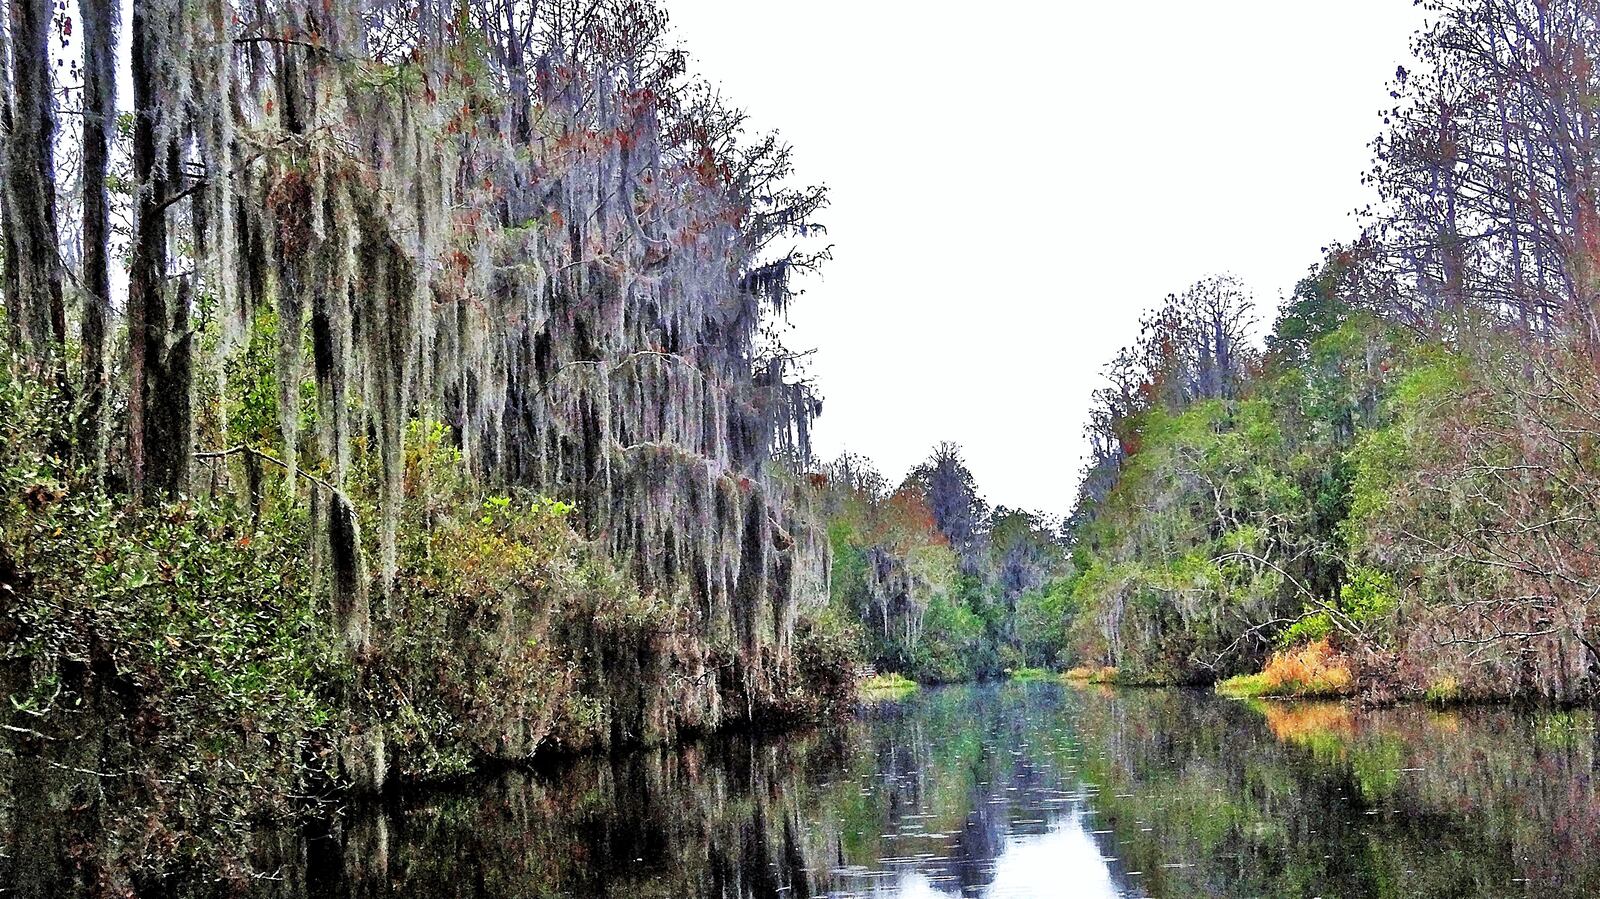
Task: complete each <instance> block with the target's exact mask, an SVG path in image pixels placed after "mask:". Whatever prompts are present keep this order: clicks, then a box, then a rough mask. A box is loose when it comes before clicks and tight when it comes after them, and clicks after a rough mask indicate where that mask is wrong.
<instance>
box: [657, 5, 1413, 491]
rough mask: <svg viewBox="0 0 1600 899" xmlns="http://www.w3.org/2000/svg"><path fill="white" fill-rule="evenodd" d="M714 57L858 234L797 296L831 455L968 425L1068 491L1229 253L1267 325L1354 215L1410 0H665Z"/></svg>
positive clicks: (1044, 480)
mask: <svg viewBox="0 0 1600 899" xmlns="http://www.w3.org/2000/svg"><path fill="white" fill-rule="evenodd" d="M665 3H666V6H667V9H668V10H669V12H670V13H671V15H672V19H673V21H674V23H675V25H676V29H677V32H678V35H679V37H680V39H681V41H682V43H683V45H684V46H685V47H686V48H687V49H688V50H689V51H690V53H691V54H692V55H693V58H694V61H695V68H696V70H697V71H698V72H700V73H701V74H703V75H705V76H706V77H707V78H709V79H710V80H711V81H712V82H714V83H717V84H719V85H721V87H722V88H723V93H724V95H725V96H726V97H728V98H729V99H730V100H732V101H733V102H734V103H736V104H738V105H740V106H742V107H744V108H746V109H748V110H749V111H750V113H751V115H752V121H753V123H754V124H755V125H756V126H757V127H759V128H761V129H771V128H776V129H778V130H779V131H781V132H782V134H783V136H784V137H785V138H786V139H787V140H788V141H789V142H790V143H792V144H793V145H794V147H795V150H796V156H797V160H798V165H799V170H800V171H799V174H800V177H801V179H803V180H805V181H808V182H824V183H826V184H827V185H828V186H829V187H830V188H831V190H832V195H833V207H832V208H831V209H830V210H828V212H827V214H826V216H825V217H824V219H823V221H824V222H825V223H826V224H827V225H828V226H829V229H830V231H831V238H832V240H833V242H834V243H835V244H836V254H837V258H836V259H835V261H834V262H832V263H830V264H829V265H828V267H827V270H826V273H825V274H824V275H823V276H822V277H821V278H820V279H818V280H814V281H812V282H810V283H808V285H807V287H808V291H807V294H806V296H804V297H803V298H801V301H800V302H799V303H798V304H797V306H796V308H795V310H794V313H793V315H792V317H791V320H792V321H793V323H794V332H793V333H792V335H791V339H790V341H789V342H790V344H791V346H794V347H796V348H811V347H815V348H816V349H817V355H816V357H815V361H814V363H813V365H812V372H813V374H814V375H815V376H816V377H817V379H818V381H819V383H820V386H821V389H822V392H823V394H824V396H825V405H824V409H823V416H822V419H821V420H820V421H819V422H818V424H817V443H818V451H819V453H820V454H821V455H823V456H825V457H830V458H831V457H832V456H833V455H835V454H837V453H838V452H839V451H841V450H845V449H848V450H850V451H852V452H857V453H861V454H864V455H866V456H868V457H870V458H871V459H873V460H874V461H875V462H876V463H877V465H878V466H879V468H881V469H882V470H883V471H884V473H885V474H887V475H888V476H890V477H891V478H895V479H898V477H899V476H900V475H902V474H903V473H904V472H905V470H906V469H907V468H908V467H909V466H910V465H912V464H914V463H915V462H917V461H919V460H920V459H922V458H923V457H925V456H926V455H927V453H928V451H929V449H930V448H931V447H932V446H933V444H934V443H936V442H937V441H940V440H953V441H956V442H958V443H960V444H961V445H962V447H963V448H964V450H965V453H966V457H967V460H968V462H969V464H970V465H971V467H972V470H973V472H974V474H975V475H976V476H977V479H978V483H979V486H980V487H981V488H982V489H983V492H984V494H985V495H986V496H987V498H988V499H989V500H990V501H991V502H995V503H1004V504H1006V505H1012V506H1022V507H1027V508H1035V509H1040V510H1043V511H1047V512H1051V513H1056V514H1062V513H1065V512H1067V511H1068V510H1069V509H1070V507H1071V504H1072V499H1073V495H1074V492H1075V490H1076V485H1077V477H1078V471H1079V467H1080V465H1081V463H1082V458H1083V453H1084V449H1085V444H1084V441H1083V438H1082V430H1083V423H1084V419H1085V416H1086V413H1087V404H1088V399H1089V392H1090V391H1091V390H1092V389H1093V388H1094V387H1096V386H1098V383H1099V381H1098V379H1099V373H1100V369H1101V366H1102V365H1103V364H1104V363H1105V362H1106V361H1107V360H1108V359H1110V357H1111V356H1112V355H1113V354H1114V353H1115V351H1116V349H1117V348H1118V347H1119V346H1122V345H1123V344H1126V343H1128V342H1130V341H1131V340H1132V339H1133V338H1134V337H1135V336H1136V331H1137V321H1138V318H1139V315H1140V313H1141V312H1142V311H1144V310H1145V309H1148V308H1149V307H1151V306H1152V305H1155V304H1157V303H1159V302H1160V300H1161V298H1162V297H1164V296H1165V295H1166V294H1168V293H1171V292H1175V291H1179V290H1182V289H1183V288H1184V287H1185V286H1187V285H1188V284H1190V283H1191V282H1193V281H1195V280H1198V279H1199V278H1201V277H1203V276H1205V275H1207V274H1210V273H1214V272H1223V271H1230V272H1233V273H1235V274H1237V275H1239V276H1240V277H1241V278H1243V279H1244V281H1245V282H1246V283H1247V284H1248V285H1249V286H1250V287H1251V288H1252V290H1253V291H1254V293H1255V296H1256V303H1257V307H1258V317H1259V318H1260V319H1261V320H1262V323H1263V327H1265V326H1267V325H1270V323H1271V319H1272V315H1273V312H1274V310H1275V309H1276V306H1277V303H1278V300H1279V299H1280V298H1281V297H1282V296H1283V294H1284V293H1286V292H1287V291H1288V290H1289V289H1290V288H1292V287H1293V285H1294V282H1295V281H1296V280H1298V278H1299V277H1300V276H1301V275H1302V274H1303V273H1304V272H1305V270H1306V269H1307V267H1308V266H1310V265H1312V264H1313V263H1315V262H1316V261H1317V260H1318V258H1319V252H1318V251H1319V248H1320V247H1322V246H1324V245H1326V244H1327V243H1329V242H1330V241H1335V240H1340V239H1345V238H1348V237H1350V236H1352V235H1353V233H1354V229H1355V224H1354V222H1353V220H1352V219H1351V217H1350V216H1349V214H1348V213H1349V211H1350V210H1351V209H1353V208H1355V207H1356V206H1358V205H1360V204H1362V203H1364V202H1365V201H1366V199H1367V193H1366V191H1365V189H1364V188H1363V187H1362V185H1361V183H1360V174H1361V171H1362V169H1363V168H1364V167H1365V165H1366V163H1367V160H1368V153H1367V147H1366V145H1367V142H1368V141H1369V140H1370V139H1371V138H1372V137H1373V136H1374V135H1375V134H1376V133H1377V131H1378V127H1379V125H1380V121H1379V117H1378V112H1379V110H1380V109H1381V108H1382V106H1383V104H1384V102H1385V101H1386V100H1387V99H1388V97H1387V93H1386V90H1385V83H1386V81H1387V79H1388V78H1389V77H1390V76H1391V75H1392V74H1393V72H1394V70H1395V67H1396V66H1397V65H1399V64H1401V63H1405V62H1407V61H1408V60H1409V53H1408V49H1407V46H1408V37H1409V35H1410V34H1411V32H1412V31H1413V30H1414V28H1415V26H1416V25H1418V24H1419V23H1420V22H1421V14H1420V13H1419V12H1418V11H1417V10H1416V9H1415V8H1414V7H1413V5H1412V3H1411V0H1322V2H1313V0H1292V2H1285V0H1215V2H1209V3H1197V2H1194V0H1159V2H1143V3H1120V2H1119V3H1096V2H1088V0H1070V2H1037V0H990V2H985V3H963V4H959V5H957V4H955V3H930V2H903V0H808V2H805V3H792V2H783V3H780V2H776V0H665Z"/></svg>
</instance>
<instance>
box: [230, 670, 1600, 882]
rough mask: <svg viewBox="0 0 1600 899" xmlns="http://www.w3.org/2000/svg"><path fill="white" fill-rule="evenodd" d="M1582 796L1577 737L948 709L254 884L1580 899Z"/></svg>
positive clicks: (1413, 725) (538, 807) (1501, 715)
mask: <svg viewBox="0 0 1600 899" xmlns="http://www.w3.org/2000/svg"><path fill="white" fill-rule="evenodd" d="M1597 776H1600V735H1597V733H1596V730H1595V721H1594V718H1593V716H1592V715H1590V714H1589V713H1587V712H1583V713H1528V712H1516V711H1512V710H1510V709H1501V708H1491V709H1471V710H1464V711H1452V712H1436V711H1432V710H1428V709H1425V708H1399V709H1391V710H1382V711H1361V710H1358V709H1354V708H1351V707H1349V706H1343V705H1333V704H1290V703H1267V704H1246V703H1240V702H1234V701H1230V700H1224V699H1219V698H1216V697H1213V696H1211V695H1208V694H1205V693H1200V692H1193V691H1179V690H1112V689H1109V688H1101V687H1069V686H1063V685H1060V684H1057V683H1053V682H1045V683H1032V684H1006V685H999V686H972V687H951V688H944V689H933V690H924V691H922V692H921V693H918V694H914V695H912V696H910V697H909V698H907V699H904V700H900V701H895V702H884V703H880V704H876V705H873V706H871V707H869V708H867V709H866V710H865V711H864V712H863V713H862V715H861V716H860V718H859V719H858V720H855V721H853V722H850V723H848V724H843V725H839V726H837V727H834V728H830V729H826V730H821V731H814V732H810V733H805V734H800V735H793V736H789V737H787V738H784V739H781V740H776V741H752V740H746V739H719V740H715V741H709V742H706V743H704V744H701V745H696V746H690V747H686V748H680V749H675V750H663V751H655V752H642V753H633V754H629V755H623V756H619V757H616V758H611V759H587V760H580V761H576V762H572V763H568V764H565V765H562V766H560V767H559V768H557V769H553V770H546V771H539V772H532V773H513V774H507V775H504V776H501V777H498V778H495V779H492V780H483V781H478V782H476V783H473V784H471V785H469V786H467V787H464V788H461V789H458V790H454V791H451V792H448V793H434V794H430V795H427V796H424V797H419V798H416V799H413V800H410V801H405V802H398V803H394V804H391V805H390V806H388V807H386V808H384V809H381V810H373V811H369V812H366V813H359V814H352V815H350V816H348V817H347V819H346V820H345V821H344V822H343V823H342V824H340V825H339V826H337V827H336V828H334V829H333V831H332V832H331V833H328V834H323V835H320V836H317V837H315V838H307V837H305V836H304V835H291V834H285V835H281V836H280V837H279V838H278V840H277V844H276V845H275V846H263V859H262V861H263V862H264V864H263V865H262V867H263V869H264V870H263V873H264V874H266V875H268V876H269V877H270V878H272V879H265V878H264V879H262V880H259V881H257V883H258V885H259V887H260V889H261V893H262V894H264V895H274V896H285V897H296V899H298V897H329V899H354V897H384V896H416V897H424V896H425V897H500V896H507V897H510V896H518V897H523V896H526V897H546V896H548V897H571V899H591V897H617V899H652V897H663V899H665V897H672V899H692V897H702V896H706V897H719V899H722V897H726V899H734V897H737V899H765V897H785V899H793V897H811V896H828V897H882V899H890V897H895V899H927V897H1039V899H1044V897H1086V899H1096V897H1139V896H1156V897H1191V896H1230V897H1231V896H1240V897H1246V896H1284V897H1296V899H1301V897H1312V896H1321V897H1329V899H1331V897H1336V896H1338V897H1369V896H1370V897H1379V896H1436V897H1469V896H1484V897H1490V896H1493V897H1503V896H1540V897H1561V896H1574V897H1575V896H1594V895H1600V803H1597V801H1596V800H1597V798H1600V797H1597V796H1596V784H1597ZM274 857H275V858H277V859H279V860H280V861H279V862H276V863H273V862H268V861H267V859H269V858H274ZM283 859H291V860H292V861H291V862H287V863H285V862H283V861H281V860H283Z"/></svg>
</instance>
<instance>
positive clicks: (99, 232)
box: [78, 0, 117, 472]
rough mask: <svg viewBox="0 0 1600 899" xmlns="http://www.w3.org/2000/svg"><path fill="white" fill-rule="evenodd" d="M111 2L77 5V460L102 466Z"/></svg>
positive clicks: (113, 86) (112, 111)
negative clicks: (80, 79) (80, 73)
mask: <svg viewBox="0 0 1600 899" xmlns="http://www.w3.org/2000/svg"><path fill="white" fill-rule="evenodd" d="M114 4H115V0H79V5H78V10H79V14H80V15H81V16H82V19H83V53H84V84H83V106H84V115H83V321H82V330H81V337H82V340H83V412H82V420H81V423H80V426H79V438H78V442H79V448H80V456H81V458H82V459H83V460H84V461H86V462H88V463H90V464H92V465H93V466H94V468H95V471H96V472H99V471H100V470H101V469H102V468H103V467H104V464H105V437H104V435H105V431H106V429H105V424H104V422H103V420H102V419H103V418H104V409H105V395H106V365H105V345H106V320H107V319H108V318H109V317H110V310H111V244H110V234H111V225H110V222H111V204H110V198H109V196H108V195H107V193H106V169H107V165H108V162H109V159H110V138H111V133H112V129H113V128H115V120H116V114H117V110H116V95H117V69H116V66H117V58H116V34H115V27H116V26H115V15H116V13H115V5H114Z"/></svg>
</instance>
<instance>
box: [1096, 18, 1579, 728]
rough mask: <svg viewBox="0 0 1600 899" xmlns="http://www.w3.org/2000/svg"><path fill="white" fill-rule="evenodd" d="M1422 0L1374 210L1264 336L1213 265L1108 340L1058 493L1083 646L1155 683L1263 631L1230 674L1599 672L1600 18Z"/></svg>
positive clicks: (1391, 676)
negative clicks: (1065, 508)
mask: <svg viewBox="0 0 1600 899" xmlns="http://www.w3.org/2000/svg"><path fill="white" fill-rule="evenodd" d="M1430 8H1431V10H1432V12H1433V24H1432V25H1431V26H1430V27H1429V28H1427V29H1426V30H1425V31H1423V32H1422V33H1421V34H1419V35H1418V36H1417V38H1416V41H1415V50H1416V54H1417V59H1418V64H1417V71H1408V70H1407V69H1405V68H1402V69H1400V70H1399V71H1398V72H1397V73H1396V79H1395V81H1394V83H1393V86H1392V94H1393V97H1394V106H1393V107H1392V108H1391V109H1388V110H1385V112H1384V123H1385V130H1384V132H1383V133H1382V134H1381V135H1380V136H1379V137H1378V138H1377V139H1376V140H1375V141H1374V142H1373V149H1374V153H1375V160H1374V165H1373V167H1372V169H1371V171H1370V172H1369V174H1368V176H1367V177H1368V180H1369V181H1370V183H1371V184H1372V185H1374V187H1375V188H1376V189H1377V193H1378V196H1379V200H1378V202H1377V203H1375V204H1374V206H1373V207H1372V208H1370V209H1368V210H1366V211H1365V213H1364V215H1365V218H1366V220H1367V222H1368V224H1367V227H1366V229H1365V231H1364V233H1363V235H1362V237H1361V239H1360V240H1359V241H1357V242H1355V243H1353V244H1351V245H1348V246H1343V247H1337V248H1334V249H1333V250H1331V251H1330V252H1329V253H1328V256H1327V258H1326V259H1325V260H1324V261H1323V262H1322V263H1321V264H1320V265H1319V266H1318V267H1317V268H1316V269H1315V270H1313V271H1312V273H1311V274H1310V275H1309V276H1308V277H1307V278H1306V279H1305V280H1304V281H1303V282H1301V284H1300V285H1299V286H1298V287H1297V288H1296V290H1295V291H1294V294H1293V296H1292V297H1290V298H1289V300H1288V301H1287V302H1286V303H1285V305H1284V307H1283V308H1282V309H1281V310H1279V312H1278V314H1277V317H1276V321H1275V322H1274V323H1273V325H1272V329H1271V333H1270V334H1269V335H1268V337H1267V339H1266V344H1265V347H1264V349H1262V350H1259V351H1258V350H1256V349H1254V348H1252V347H1251V346H1250V345H1249V343H1248V341H1246V340H1244V339H1243V338H1244V337H1245V335H1246V333H1247V328H1246V325H1247V323H1248V320H1249V319H1250V317H1251V307H1250V304H1249V301H1248V298H1246V297H1245V296H1244V295H1243V294H1242V291H1240V290H1239V289H1238V287H1237V285H1235V284H1233V283H1231V282H1230V281H1228V280H1227V279H1213V280H1209V281H1205V282H1202V283H1201V284H1199V285H1196V286H1195V287H1194V288H1192V289H1191V290H1189V291H1187V292H1185V293H1183V294H1181V295H1178V296H1175V297H1172V298H1170V299H1169V300H1168V301H1167V302H1166V304H1165V305H1164V306H1162V307H1161V308H1160V310H1159V311H1157V312H1155V313H1153V314H1152V315H1150V316H1149V317H1148V318H1147V319H1146V321H1145V327H1144V329H1143V333H1142V334H1141V336H1140V339H1139V340H1138V342H1137V343H1136V344H1135V345H1134V346H1132V347H1130V348H1129V349H1128V350H1125V351H1124V352H1123V353H1122V354H1120V355H1119V356H1118V357H1117V358H1116V360H1115V362H1113V363H1112V365H1111V366H1110V368H1109V370H1108V373H1109V378H1108V380H1109V384H1108V386H1107V387H1106V388H1105V389H1103V390H1101V391H1099V392H1098V393H1097V395H1096V414H1095V419H1094V424H1093V427H1092V434H1091V436H1092V439H1093V443H1094V450H1095V456H1094V460H1093V463H1092V465H1091V466H1090V468H1089V470H1088V472H1087V474H1086V476H1085V479H1084V482H1083V488H1082V494H1081V500H1080V502H1079V506H1078V509H1077V511H1076V514H1075V515H1074V519H1073V529H1072V553H1073V559H1074V574H1073V577H1074V584H1073V587H1072V590H1071V602H1070V604H1069V605H1070V607H1071V613H1072V621H1071V624H1070V633H1071V637H1070V644H1071V647H1070V652H1069V655H1071V656H1073V660H1074V661H1081V662H1085V663H1089V664H1094V665H1107V666H1112V667H1115V668H1116V669H1117V670H1118V672H1119V677H1121V678H1122V679H1124V680H1130V681H1139V682H1159V683H1171V682H1186V681H1209V680H1211V679H1213V678H1215V677H1217V676H1219V675H1224V674H1233V673H1238V672H1244V671H1248V670H1251V669H1254V668H1256V667H1258V666H1260V665H1261V664H1262V663H1264V662H1267V661H1268V656H1269V654H1271V653H1273V652H1274V651H1277V650H1283V653H1282V654H1281V655H1280V656H1279V657H1278V658H1277V659H1274V660H1272V661H1273V662H1274V664H1273V665H1271V666H1269V667H1268V669H1267V671H1266V672H1265V675H1269V677H1268V681H1270V682H1259V681H1258V682H1254V683H1243V684H1240V685H1239V686H1240V688H1242V689H1245V690H1246V691H1248V692H1272V691H1274V690H1281V691H1282V692H1292V693H1303V692H1316V691H1317V690H1319V689H1322V688H1324V687H1325V688H1328V689H1330V690H1332V691H1333V692H1339V690H1340V689H1341V688H1342V687H1343V686H1345V685H1348V684H1349V680H1348V678H1347V675H1348V676H1353V677H1354V679H1355V681H1356V682H1358V683H1359V684H1360V685H1361V687H1362V688H1363V689H1364V690H1366V691H1367V693H1368V694H1369V695H1376V696H1395V695H1416V696H1422V695H1428V696H1429V697H1431V698H1434V699H1437V700H1440V701H1448V700H1456V699H1464V698H1473V697H1480V698H1487V697H1506V696H1528V697H1544V698H1548V699H1554V700H1559V701H1576V700H1584V699H1589V698H1592V697H1594V696H1595V695H1596V692H1597V689H1600V649H1597V648H1596V637H1597V633H1596V630H1595V625H1594V624H1593V623H1592V620H1591V619H1592V617H1593V613H1594V612H1595V598H1596V596H1597V595H1600V581H1597V580H1596V575H1597V572H1600V568H1597V564H1596V563H1597V561H1600V557H1597V555H1596V548H1595V542H1594V540H1593V536H1594V533H1595V531H1594V529H1595V524H1596V513H1597V512H1600V506H1597V505H1596V503H1597V497H1600V492H1597V490H1596V488H1597V486H1600V484H1597V472H1600V468H1597V463H1596V457H1595V452H1596V449H1595V448H1596V446H1597V437H1600V420H1597V418H1596V414H1597V413H1596V410H1597V409H1600V375H1597V372H1600V367H1597V360H1600V305H1597V304H1600V280H1597V276H1600V239H1597V237H1600V231H1597V228H1600V214H1597V205H1596V204H1597V193H1596V191H1595V188H1594V184H1595V180H1594V178H1595V173H1596V171H1597V166H1600V153H1597V145H1596V143H1595V141H1596V140H1597V137H1596V135H1597V134H1600V131H1597V126H1600V119H1597V116H1600V108H1597V106H1596V104H1594V103H1593V102H1592V99H1593V97H1594V96H1596V93H1597V91H1600V82H1597V80H1596V77H1597V75H1596V72H1595V70H1594V66H1593V62H1592V61H1593V60H1594V59H1596V58H1597V57H1600V19H1597V17H1596V15H1595V11H1594V9H1593V7H1592V5H1589V4H1584V3H1577V2H1554V3H1543V2H1541V3H1531V2H1522V0H1448V2H1439V3H1433V4H1430ZM1324 641H1326V642H1324ZM1313 644H1315V646H1314V648H1309V649H1308V647H1312V645H1313ZM1330 651H1331V653H1332V655H1333V656H1334V657H1333V658H1330ZM1313 660H1314V661H1313ZM1312 669H1315V670H1314V671H1313V670H1312ZM1274 672H1279V673H1280V675H1281V676H1280V675H1274ZM1313 682H1316V683H1313Z"/></svg>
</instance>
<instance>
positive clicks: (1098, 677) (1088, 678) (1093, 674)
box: [1061, 665, 1117, 684]
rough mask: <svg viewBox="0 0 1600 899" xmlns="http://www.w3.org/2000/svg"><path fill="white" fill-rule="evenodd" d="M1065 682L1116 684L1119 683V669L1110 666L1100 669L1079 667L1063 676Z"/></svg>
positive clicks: (1090, 666)
mask: <svg viewBox="0 0 1600 899" xmlns="http://www.w3.org/2000/svg"><path fill="white" fill-rule="evenodd" d="M1061 677H1062V679H1063V680H1068V681H1077V682H1079V683H1089V684H1114V683H1116V682H1117V669H1116V668H1114V667H1112V666H1110V665H1102V666H1100V667H1098V668H1096V667H1094V666H1092V665H1079V666H1078V667H1076V668H1073V669H1072V670H1070V671H1068V672H1067V673H1065V674H1063V675H1061Z"/></svg>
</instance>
